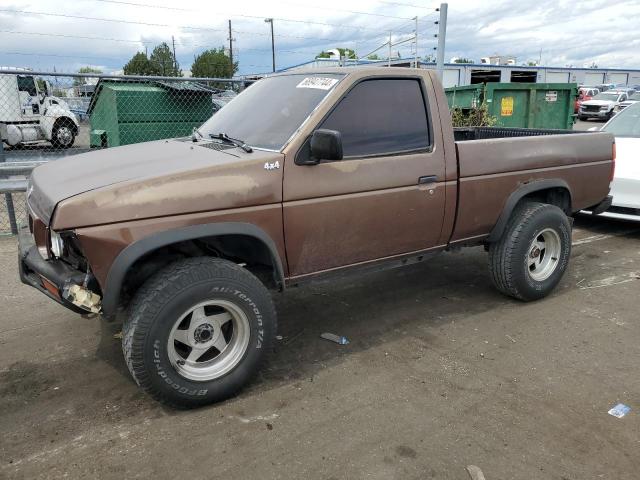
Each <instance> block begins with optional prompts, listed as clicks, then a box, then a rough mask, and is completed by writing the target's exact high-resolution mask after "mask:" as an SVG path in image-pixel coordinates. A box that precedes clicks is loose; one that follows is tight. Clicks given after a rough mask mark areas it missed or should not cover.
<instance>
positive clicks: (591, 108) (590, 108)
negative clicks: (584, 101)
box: [582, 105, 600, 112]
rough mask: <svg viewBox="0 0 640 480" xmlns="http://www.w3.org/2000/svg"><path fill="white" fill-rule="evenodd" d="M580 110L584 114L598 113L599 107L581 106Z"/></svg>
mask: <svg viewBox="0 0 640 480" xmlns="http://www.w3.org/2000/svg"><path fill="white" fill-rule="evenodd" d="M582 108H583V110H584V111H585V112H599V111H600V106H599V105H582Z"/></svg>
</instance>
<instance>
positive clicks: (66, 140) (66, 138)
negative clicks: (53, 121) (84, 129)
mask: <svg viewBox="0 0 640 480" xmlns="http://www.w3.org/2000/svg"><path fill="white" fill-rule="evenodd" d="M56 140H57V141H58V142H59V143H60V145H69V144H70V143H71V140H73V130H71V128H70V127H68V126H67V125H62V126H60V127H58V130H57V131H56Z"/></svg>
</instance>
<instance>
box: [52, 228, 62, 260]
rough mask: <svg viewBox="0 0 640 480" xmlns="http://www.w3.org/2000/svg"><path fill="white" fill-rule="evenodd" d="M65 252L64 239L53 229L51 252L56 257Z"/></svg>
mask: <svg viewBox="0 0 640 480" xmlns="http://www.w3.org/2000/svg"><path fill="white" fill-rule="evenodd" d="M63 252H64V241H63V240H62V237H61V236H60V235H58V234H57V233H56V232H54V231H53V230H51V253H52V254H53V256H54V257H55V258H60V257H61V256H62V254H63Z"/></svg>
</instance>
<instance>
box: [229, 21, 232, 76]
mask: <svg viewBox="0 0 640 480" xmlns="http://www.w3.org/2000/svg"><path fill="white" fill-rule="evenodd" d="M229 63H231V76H232V77H233V35H232V34H231V20H229Z"/></svg>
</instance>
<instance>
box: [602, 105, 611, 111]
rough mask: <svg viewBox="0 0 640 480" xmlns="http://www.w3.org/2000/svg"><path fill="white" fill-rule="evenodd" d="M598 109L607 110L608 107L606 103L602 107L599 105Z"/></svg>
mask: <svg viewBox="0 0 640 480" xmlns="http://www.w3.org/2000/svg"><path fill="white" fill-rule="evenodd" d="M600 110H609V107H607V106H606V105H603V106H602V107H600Z"/></svg>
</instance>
